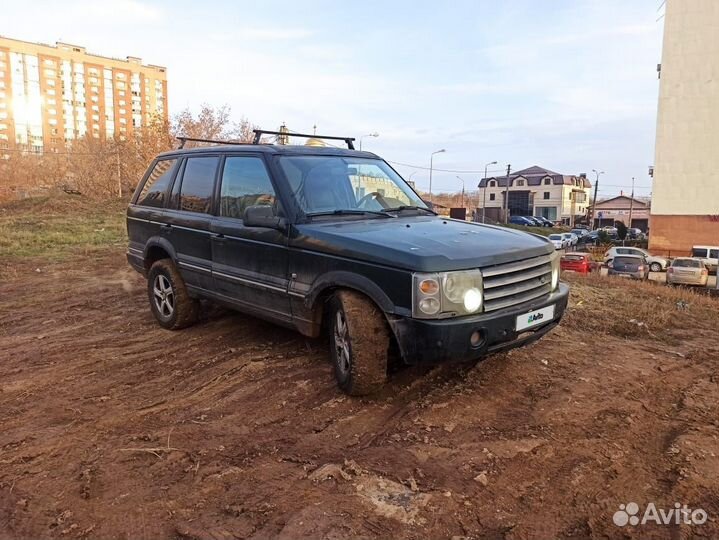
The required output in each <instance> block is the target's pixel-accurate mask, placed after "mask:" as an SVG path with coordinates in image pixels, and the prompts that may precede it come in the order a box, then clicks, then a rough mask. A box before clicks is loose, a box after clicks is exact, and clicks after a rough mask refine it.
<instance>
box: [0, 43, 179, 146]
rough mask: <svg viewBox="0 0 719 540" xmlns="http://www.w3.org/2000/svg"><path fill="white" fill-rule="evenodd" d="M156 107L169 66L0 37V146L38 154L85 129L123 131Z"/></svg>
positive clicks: (90, 132)
mask: <svg viewBox="0 0 719 540" xmlns="http://www.w3.org/2000/svg"><path fill="white" fill-rule="evenodd" d="M155 114H158V115H163V116H164V115H166V114H167V70H166V68H164V67H162V66H154V65H143V64H142V60H141V59H140V58H136V57H133V56H128V57H127V58H126V59H125V60H121V59H116V58H107V57H104V56H98V55H95V54H92V53H88V52H87V51H86V49H85V47H81V46H79V45H72V44H70V43H61V42H58V43H56V45H54V46H52V45H45V44H40V43H30V42H26V41H20V40H17V39H10V38H7V37H2V36H0V148H1V147H7V148H11V149H13V148H14V149H20V150H27V151H31V152H37V153H41V152H44V151H57V150H58V149H59V148H61V147H62V146H63V145H65V144H66V143H67V142H70V141H72V140H73V139H78V138H82V137H85V136H90V137H94V138H97V139H106V138H112V137H115V136H118V137H128V136H130V135H131V134H132V133H133V131H134V130H135V129H137V128H139V127H141V126H143V125H145V124H147V123H148V122H149V121H150V119H151V118H152V116H153V115H155Z"/></svg>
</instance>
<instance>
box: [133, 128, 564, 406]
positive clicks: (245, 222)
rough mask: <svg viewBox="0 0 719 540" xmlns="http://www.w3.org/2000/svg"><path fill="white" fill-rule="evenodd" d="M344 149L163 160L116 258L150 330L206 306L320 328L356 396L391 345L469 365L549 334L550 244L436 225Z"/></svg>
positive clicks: (560, 292)
mask: <svg viewBox="0 0 719 540" xmlns="http://www.w3.org/2000/svg"><path fill="white" fill-rule="evenodd" d="M258 138H259V137H258ZM351 141H352V140H351V139H347V142H348V146H349V147H350V148H349V149H346V150H345V149H339V148H334V147H313V146H290V145H272V144H243V145H221V146H209V147H204V148H193V149H178V150H175V151H171V152H166V153H164V154H161V155H159V156H158V157H157V158H156V159H155V161H154V162H153V163H152V165H151V166H150V168H149V169H148V171H147V173H146V174H145V176H144V178H143V179H142V181H141V182H140V184H139V186H138V188H137V190H136V192H135V194H134V196H133V198H132V202H131V204H130V206H129V207H128V210H127V225H128V232H129V239H130V241H129V248H128V252H127V257H128V261H129V262H130V264H131V265H132V266H133V267H134V268H136V269H137V270H138V271H140V272H142V273H143V274H144V275H145V276H146V277H147V278H148V296H149V300H150V307H151V309H152V312H153V313H154V315H155V317H156V318H157V320H158V322H159V323H160V324H161V325H162V326H163V327H165V328H169V329H179V328H183V327H185V326H187V325H189V324H192V323H193V322H194V321H195V320H196V319H197V316H198V306H199V300H200V299H207V300H211V301H213V302H217V303H220V304H224V305H225V306H229V307H231V308H234V309H237V310H240V311H243V312H246V313H249V314H252V315H255V316H257V317H261V318H263V319H266V320H269V321H272V322H275V323H278V324H281V325H284V326H288V327H291V328H294V329H296V330H298V331H299V332H301V333H302V334H304V335H307V336H312V337H316V336H319V335H320V334H321V332H322V331H323V329H326V331H327V332H328V334H329V339H330V351H331V356H332V361H333V363H334V369H335V375H336V378H337V382H338V384H339V386H340V388H341V389H342V390H344V391H345V392H347V393H349V394H353V395H360V394H367V393H370V392H373V391H375V390H377V389H378V388H380V387H381V386H382V384H383V383H384V381H385V379H386V374H387V361H388V354H389V351H390V349H391V345H392V343H393V342H394V343H396V345H397V348H398V350H399V352H400V354H401V356H402V358H403V360H404V361H405V362H407V363H416V362H437V361H447V360H472V359H478V358H481V357H482V356H485V355H487V354H489V353H492V352H495V351H500V350H505V349H508V348H511V347H517V346H520V345H524V344H527V343H530V342H532V341H534V340H536V339H538V338H540V337H541V336H542V335H544V334H546V333H547V332H548V331H549V330H551V329H552V328H554V327H555V326H556V325H557V324H558V322H559V320H560V319H561V317H562V315H563V313H564V310H565V307H566V305H567V297H568V287H567V286H566V285H564V284H563V283H560V282H559V259H558V255H557V254H556V253H555V251H554V246H553V245H552V244H551V243H549V242H548V241H547V240H546V239H545V238H543V237H540V236H535V235H532V234H527V233H523V232H519V231H515V230H512V229H505V228H500V227H494V226H489V225H480V224H476V223H467V222H464V221H457V220H453V219H447V218H444V217H441V216H438V215H436V214H435V212H433V211H432V210H431V209H430V208H429V207H428V205H427V204H425V203H424V202H423V201H422V199H421V198H420V197H419V195H417V193H415V191H414V190H413V189H412V188H411V187H410V186H409V185H408V184H407V183H406V182H405V181H404V180H403V179H402V178H401V177H400V176H399V174H397V172H395V171H394V169H392V167H390V166H389V165H388V164H387V163H386V162H385V161H384V160H382V159H380V158H379V157H377V156H376V155H374V154H372V153H369V152H361V151H355V150H354V149H352V142H351Z"/></svg>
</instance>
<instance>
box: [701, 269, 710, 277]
mask: <svg viewBox="0 0 719 540" xmlns="http://www.w3.org/2000/svg"><path fill="white" fill-rule="evenodd" d="M708 275H709V270H707V269H706V268H705V269H704V270H702V276H708Z"/></svg>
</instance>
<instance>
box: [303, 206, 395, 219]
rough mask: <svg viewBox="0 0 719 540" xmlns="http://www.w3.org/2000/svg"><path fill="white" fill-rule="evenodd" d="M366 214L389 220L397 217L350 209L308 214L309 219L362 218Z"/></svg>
mask: <svg viewBox="0 0 719 540" xmlns="http://www.w3.org/2000/svg"><path fill="white" fill-rule="evenodd" d="M365 214H372V215H374V216H382V217H387V218H395V217H397V216H393V215H392V214H388V213H387V212H384V211H380V210H360V209H357V208H355V209H350V208H338V209H337V210H329V211H327V212H310V213H309V214H307V217H316V216H362V215H365Z"/></svg>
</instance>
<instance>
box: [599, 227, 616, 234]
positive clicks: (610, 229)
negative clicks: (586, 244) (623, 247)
mask: <svg viewBox="0 0 719 540" xmlns="http://www.w3.org/2000/svg"><path fill="white" fill-rule="evenodd" d="M599 230H600V231H604V232H605V233H607V234H609V235H614V236H616V235H617V228H616V227H611V226H606V227H602V228H601V229H599Z"/></svg>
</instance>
